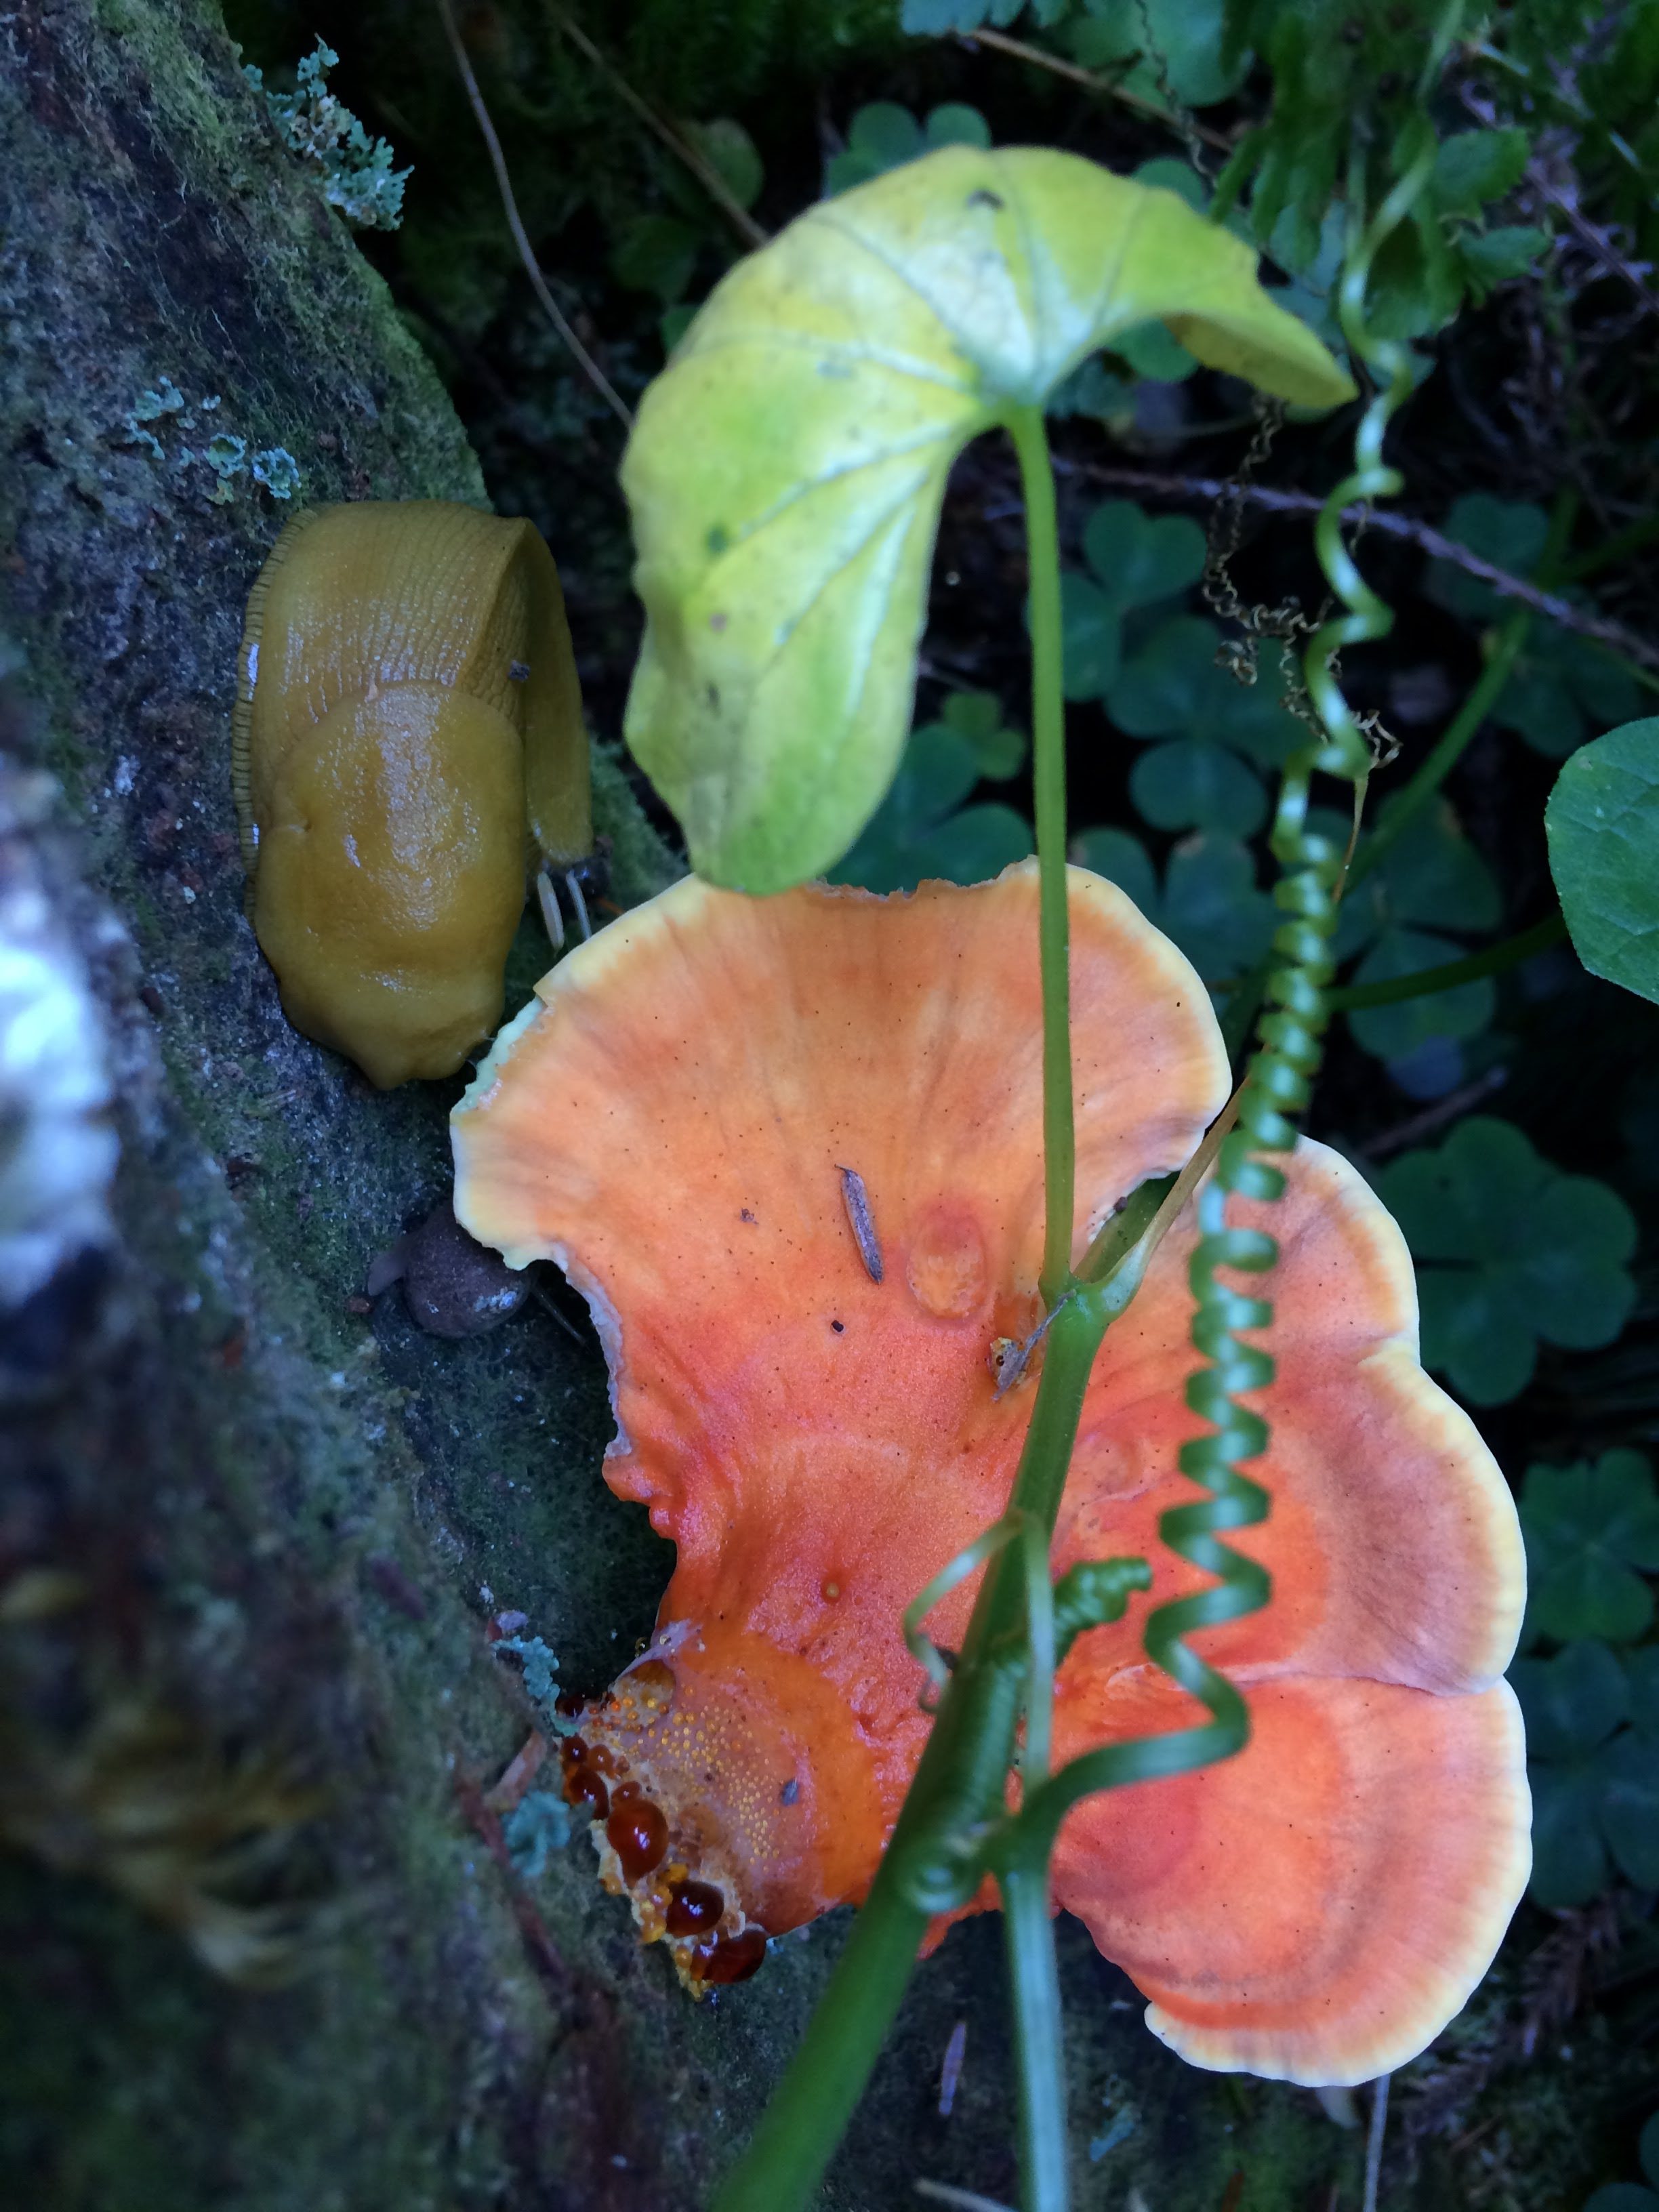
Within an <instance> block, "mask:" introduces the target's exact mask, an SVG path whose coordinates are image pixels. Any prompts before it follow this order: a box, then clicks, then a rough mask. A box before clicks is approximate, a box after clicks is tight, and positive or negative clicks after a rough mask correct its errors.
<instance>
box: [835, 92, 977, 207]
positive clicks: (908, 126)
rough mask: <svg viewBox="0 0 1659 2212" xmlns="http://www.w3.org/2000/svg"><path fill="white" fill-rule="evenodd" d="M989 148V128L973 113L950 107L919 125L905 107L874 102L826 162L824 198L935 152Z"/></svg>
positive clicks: (957, 104) (972, 109)
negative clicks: (842, 147) (948, 148)
mask: <svg viewBox="0 0 1659 2212" xmlns="http://www.w3.org/2000/svg"><path fill="white" fill-rule="evenodd" d="M990 143H991V128H990V125H988V124H987V122H986V120H985V118H984V117H983V116H982V115H981V113H980V112H979V110H978V109H977V108H976V107H965V106H963V105H962V104H961V103H960V102H958V101H951V102H949V103H947V104H946V105H945V106H943V107H936V108H934V109H933V112H931V113H930V114H929V116H928V118H927V122H926V124H921V123H918V122H917V120H916V118H915V116H914V115H912V114H911V112H910V111H909V109H908V107H900V106H898V105H897V104H896V102H895V101H893V100H873V101H872V103H871V104H870V106H867V107H860V109H859V111H858V112H857V113H856V114H855V115H854V118H853V120H852V122H851V123H850V124H849V125H848V128H847V149H846V151H845V152H844V153H841V154H837V155H834V156H833V158H832V159H831V160H830V161H829V166H828V167H826V169H825V170H824V173H823V189H824V191H825V192H826V193H834V192H844V191H848V190H850V188H851V187H852V186H853V185H862V184H867V183H868V182H869V180H870V179H871V178H872V177H879V176H883V175H884V174H885V173H886V172H887V171H888V170H889V169H896V168H898V167H901V166H902V164H903V163H904V162H906V161H916V160H918V159H919V158H920V156H921V155H923V154H931V153H933V150H934V149H935V148H937V147H939V146H988V145H989V144H990Z"/></svg>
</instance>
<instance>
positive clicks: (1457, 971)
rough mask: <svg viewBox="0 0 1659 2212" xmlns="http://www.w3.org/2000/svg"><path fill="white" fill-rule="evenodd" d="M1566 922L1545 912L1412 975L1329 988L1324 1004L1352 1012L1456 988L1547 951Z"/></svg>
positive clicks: (1560, 940) (1561, 938) (1561, 937)
mask: <svg viewBox="0 0 1659 2212" xmlns="http://www.w3.org/2000/svg"><path fill="white" fill-rule="evenodd" d="M1566 936H1567V925H1566V923H1565V921H1563V920H1562V918H1561V915H1560V914H1559V911H1558V912H1556V913H1554V914H1551V915H1545V917H1544V919H1543V921H1536V922H1534V924H1533V926H1532V927H1531V928H1530V929H1523V930H1522V931H1520V932H1519V933H1518V934H1517V935H1516V936H1514V937H1506V938H1504V940H1503V942H1502V943H1501V944H1498V945H1487V947H1486V950H1485V951H1482V952H1471V953H1470V954H1469V955H1468V957H1467V958H1466V959H1462V960H1446V961H1443V962H1442V963H1441V964H1440V965H1439V967H1437V968H1419V969H1418V970H1417V972H1416V974H1415V975H1391V976H1390V977H1389V980H1388V981H1386V982H1380V983H1349V984H1347V985H1346V986H1345V987H1343V988H1341V989H1340V990H1334V991H1328V992H1327V993H1326V994H1325V1004H1326V1006H1328V1008H1329V1009H1330V1011H1331V1012H1333V1013H1334V1014H1354V1013H1358V1012H1359V1011H1360V1010H1361V1008H1362V1007H1365V1006H1402V1005H1403V1004H1404V1003H1405V1001H1406V1000H1408V999H1427V998H1431V997H1432V996H1433V995H1434V994H1435V993H1436V992H1437V991H1455V989H1456V988H1457V987H1458V985H1459V984H1460V983H1478V982H1479V981H1480V979H1481V977H1482V976H1483V975H1503V974H1504V971H1505V969H1510V968H1516V967H1519V965H1520V964H1521V963H1522V961H1523V960H1530V959H1531V957H1532V956H1533V954H1534V952H1547V951H1548V950H1549V948H1550V946H1551V945H1564V944H1565V942H1566Z"/></svg>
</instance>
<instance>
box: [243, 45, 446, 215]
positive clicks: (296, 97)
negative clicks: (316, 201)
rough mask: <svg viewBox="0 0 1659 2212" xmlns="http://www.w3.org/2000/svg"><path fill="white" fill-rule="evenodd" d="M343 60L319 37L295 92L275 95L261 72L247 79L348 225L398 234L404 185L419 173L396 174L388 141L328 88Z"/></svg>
mask: <svg viewBox="0 0 1659 2212" xmlns="http://www.w3.org/2000/svg"><path fill="white" fill-rule="evenodd" d="M339 58H340V57H339V56H338V54H337V53H336V52H335V51H334V49H333V47H332V46H327V45H325V43H324V41H323V40H321V39H320V38H319V40H318V41H317V45H316V47H315V50H314V51H313V52H311V53H309V54H307V56H306V58H305V59H304V60H303V61H302V62H301V64H300V66H299V68H298V69H297V70H295V88H294V90H293V91H292V92H271V91H270V90H269V89H268V88H267V87H266V84H265V81H264V71H263V70H257V69H252V68H249V69H247V70H244V72H243V74H244V75H245V76H246V78H247V81H248V82H249V83H250V84H251V85H252V87H253V88H254V89H255V91H256V92H263V93H264V96H265V101H266V105H267V106H269V107H270V116H271V120H272V122H274V123H275V125H276V129H277V131H278V132H279V134H280V135H281V137H282V140H283V144H284V145H285V146H286V147H287V148H288V149H289V152H290V153H291V154H297V155H299V157H300V159H301V161H308V162H310V163H311V164H312V165H313V167H315V168H316V169H318V170H319V172H320V173H321V178H322V186H323V197H325V199H326V200H327V201H328V203H329V204H330V206H331V207H337V208H338V209H339V210H340V212H341V214H342V215H343V216H345V217H346V219H347V221H348V222H355V223H357V224H359V225H360V226H361V227H362V228H363V229H365V230H396V228H398V223H399V222H401V221H402V219H403V207H404V185H406V184H407V183H408V181H409V179H410V175H411V174H412V173H413V172H412V171H411V170H410V169H394V168H393V167H392V149H391V147H390V145H389V144H388V143H386V140H385V139H384V138H371V137H369V135H368V131H365V130H364V128H363V126H362V124H361V123H360V122H359V121H358V120H357V118H356V116H355V115H354V114H353V113H352V112H351V110H350V109H349V107H347V106H345V105H344V103H343V101H341V100H337V99H336V98H335V96H334V94H332V93H331V91H330V90H329V88H328V73H329V71H330V70H331V69H332V68H333V67H334V65H335V64H336V63H337V61H338V60H339Z"/></svg>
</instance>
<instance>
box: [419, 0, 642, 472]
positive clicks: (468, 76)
mask: <svg viewBox="0 0 1659 2212" xmlns="http://www.w3.org/2000/svg"><path fill="white" fill-rule="evenodd" d="M438 13H439V15H441V17H442V18H443V27H444V35H445V37H446V38H447V40H449V48H450V52H452V53H453V55H454V57H455V67H456V69H457V70H459V72H460V79H461V82H462V84H463V85H464V86H465V89H466V96H467V100H468V102H469V103H470V105H471V109H472V112H473V114H474V115H475V116H476V117H477V123H478V128H479V130H480V131H483V142H484V145H485V147H486V148H487V149H488V151H489V166H490V167H491V168H492V169H494V171H495V184H496V188H497V190H498V191H500V193H501V206H502V209H503V210H504V211H505V213H506V216H507V228H508V229H509V230H510V231H511V232H512V234H513V244H514V246H517V247H518V249H519V258H520V261H522V262H523V264H524V265H525V273H526V276H528V277H529V279H530V283H531V286H532V289H533V290H534V292H535V295H536V297H537V298H538V300H539V301H541V304H542V311H543V313H544V314H545V315H546V317H547V319H548V320H549V322H550V323H551V324H552V325H553V327H554V329H555V330H556V331H557V332H558V334H559V336H560V337H562V339H563V341H564V343H565V344H566V345H567V346H568V349H569V350H570V352H571V353H572V355H573V356H574V358H575V361H576V364H577V366H578V367H579V368H580V370H581V372H582V374H583V375H585V376H586V379H587V380H588V382H589V383H590V384H591V385H592V386H593V388H594V390H595V391H596V392H598V393H599V397H600V398H602V399H603V400H604V401H605V404H606V406H607V407H609V408H610V410H611V412H612V414H613V415H615V416H617V419H618V421H619V422H621V423H622V424H623V427H624V428H627V429H630V430H631V429H632V428H633V427H634V417H633V416H632V414H631V413H630V412H629V408H628V405H627V403H626V402H625V401H624V400H623V398H622V396H621V394H620V393H619V392H617V388H616V386H614V385H613V384H612V383H611V380H610V378H609V377H608V376H607V375H606V374H605V371H604V370H603V369H602V368H600V367H599V363H598V362H596V361H595V360H594V358H593V356H592V354H591V353H589V351H588V350H587V348H586V346H585V345H584V344H583V343H582V342H581V340H580V338H579V337H577V336H576V333H575V331H574V330H573V329H572V328H571V326H570V321H569V319H568V316H567V315H566V314H565V313H564V311H563V309H562V307H560V306H559V303H558V301H556V299H555V298H554V297H553V295H552V293H551V292H550V290H549V289H548V286H547V279H546V277H545V276H543V274H542V271H541V264H540V263H539V262H538V260H537V258H536V254H535V250H534V248H533V247H532V245H531V243H530V234H529V233H528V232H527V231H526V228H525V227H524V221H523V218H522V217H521V216H520V213H519V203H518V201H517V200H516V199H515V198H514V197H513V179H512V178H511V177H510V176H509V175H508V174H507V156H506V155H504V154H503V153H502V151H501V140H500V139H499V138H498V137H496V135H495V125H494V123H493V122H492V121H491V120H490V116H489V109H488V108H487V107H486V106H484V97H483V93H482V92H480V91H479V89H478V80H477V77H476V76H474V75H473V73H472V64H471V60H470V59H469V58H468V55H467V51H466V47H465V45H464V44H463V43H462V40H461V33H460V30H459V26H458V25H457V23H456V21H455V17H454V15H453V12H452V10H451V9H450V5H449V0H438Z"/></svg>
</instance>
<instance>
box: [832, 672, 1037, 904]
mask: <svg viewBox="0 0 1659 2212" xmlns="http://www.w3.org/2000/svg"><path fill="white" fill-rule="evenodd" d="M1024 757H1025V739H1024V737H1023V736H1022V735H1021V734H1020V732H1018V731H1017V730H1009V729H1005V728H1004V727H1003V724H1002V708H1001V706H1000V702H999V701H998V700H997V699H996V698H995V697H994V696H993V695H992V694H991V693H989V692H986V691H959V692H957V693H955V694H954V695H953V696H951V698H949V699H947V700H946V701H945V705H944V707H943V708H941V710H940V717H939V720H938V721H936V722H928V723H925V724H924V725H923V726H921V728H920V729H918V730H915V731H913V732H912V733H911V736H910V741H909V743H908V744H907V745H906V747H905V749H904V756H903V758H902V760H901V761H900V763H899V772H898V774H897V775H896V776H895V777H894V779H893V781H892V785H891V787H890V789H889V791H888V793H887V796H886V798H885V799H883V801H882V803H881V805H879V806H878V808H877V809H876V811H875V813H874V815H873V816H872V817H871V819H870V821H869V822H868V823H866V826H865V828H864V829H863V830H862V832H861V833H860V836H859V837H858V839H857V840H856V842H854V845H853V848H852V849H851V850H850V852H848V854H847V856H846V858H845V859H844V860H842V863H841V865H840V866H838V867H837V868H836V869H834V870H833V871H832V872H831V878H830V879H831V881H832V882H835V883H840V884H860V885H862V887H863V888H864V889H865V890H872V891H899V890H915V887H916V885H917V884H919V883H923V882H925V881H927V879H928V878H939V879H941V880H943V881H944V882H946V883H955V884H976V883H983V882H984V881H985V879H986V878H987V877H989V876H994V875H999V874H1000V872H1002V870H1003V869H1004V868H1006V867H1007V866H1009V864H1010V863H1011V862H1012V861H1014V860H1024V859H1025V858H1026V857H1027V855H1028V854H1030V852H1031V850H1032V837H1031V825H1030V823H1029V822H1028V821H1027V820H1026V819H1025V817H1024V816H1023V815H1021V814H1018V813H1016V812H1015V811H1014V809H1013V808H1012V806H1005V805H1001V804H1000V803H998V802H995V801H993V802H989V803H981V804H980V805H976V806H965V805H963V800H964V799H967V797H968V795H969V793H970V792H971V791H972V790H973V788H974V787H975V784H977V783H978V782H979V781H981V778H989V779H990V780H991V781H993V782H1000V781H1004V780H1005V779H1006V778H1007V777H1008V776H1011V775H1015V774H1017V773H1018V769H1019V767H1020V765H1021V763H1022V762H1023V761H1024Z"/></svg>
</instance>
